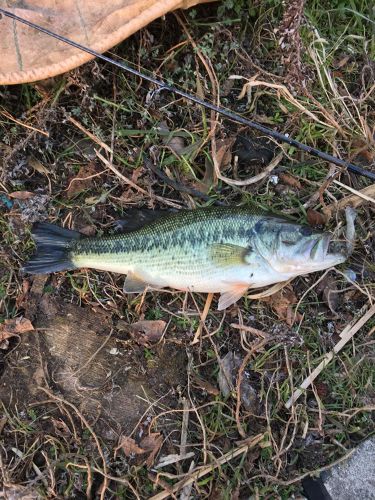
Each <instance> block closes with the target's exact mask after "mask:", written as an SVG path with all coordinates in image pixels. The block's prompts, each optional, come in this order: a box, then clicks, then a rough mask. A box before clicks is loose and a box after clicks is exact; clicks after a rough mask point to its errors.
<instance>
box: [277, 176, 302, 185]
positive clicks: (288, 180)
mask: <svg viewBox="0 0 375 500" xmlns="http://www.w3.org/2000/svg"><path fill="white" fill-rule="evenodd" d="M279 179H280V180H281V181H282V182H283V183H284V184H287V185H288V186H291V187H294V188H296V189H302V184H301V183H300V181H299V180H298V179H296V178H295V177H294V176H293V175H291V174H288V173H286V172H281V174H279Z"/></svg>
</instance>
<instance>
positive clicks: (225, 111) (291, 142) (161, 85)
mask: <svg viewBox="0 0 375 500" xmlns="http://www.w3.org/2000/svg"><path fill="white" fill-rule="evenodd" d="M0 14H3V15H4V16H7V17H10V18H11V19H14V20H15V21H19V22H20V23H23V24H26V25H27V26H29V27H31V28H34V29H36V30H38V31H40V32H42V33H45V34H46V35H48V36H52V37H53V38H56V39H57V40H60V41H61V42H64V43H67V44H69V45H71V46H72V47H75V48H76V49H79V50H82V51H84V52H87V53H88V54H91V55H92V56H94V57H97V58H98V59H101V60H102V61H106V62H109V63H110V64H113V65H114V66H117V67H118V68H121V69H123V70H125V71H126V72H128V73H131V74H132V75H135V76H137V77H139V78H142V79H143V80H147V81H148V82H150V83H153V84H154V85H156V86H157V87H159V88H160V90H167V91H168V92H172V93H174V94H176V95H178V96H180V97H183V98H185V99H188V100H189V101H192V102H194V103H196V104H199V105H200V106H204V107H205V108H207V109H210V110H212V111H215V113H219V114H221V115H223V116H225V117H226V118H228V119H229V120H232V121H235V122H237V123H241V124H242V125H246V126H248V127H250V128H253V129H255V130H258V131H259V132H262V133H263V134H265V135H268V136H270V137H273V138H274V139H276V140H278V141H281V142H285V143H287V144H289V145H290V146H294V147H296V148H297V149H300V150H302V151H305V152H306V153H308V154H311V155H313V156H317V157H318V158H320V159H322V160H325V161H327V162H330V163H334V164H335V165H337V166H339V167H343V168H347V169H348V170H349V171H351V172H354V173H356V174H358V175H363V176H364V177H368V178H369V179H372V180H374V181H375V172H371V171H369V170H365V169H363V168H361V167H359V166H358V165H354V164H353V163H350V162H347V161H345V160H342V159H340V158H337V157H336V156H333V155H330V154H328V153H325V152H324V151H320V150H319V149H316V148H313V147H311V146H307V145H306V144H303V143H302V142H299V141H296V140H295V139H292V138H291V137H288V136H286V135H284V134H281V133H280V132H277V131H276V130H272V129H270V128H268V127H264V126H263V125H261V124H260V123H258V122H255V121H252V120H248V119H247V118H244V117H243V116H241V115H238V114H237V113H233V112H231V111H229V110H228V109H225V108H222V107H219V106H216V105H215V104H213V103H211V102H209V101H206V100H205V99H200V98H199V97H197V96H195V95H194V94H190V93H188V92H184V91H183V90H180V89H178V88H177V87H174V86H172V85H169V84H168V83H166V82H164V81H162V80H158V79H157V78H154V77H152V76H150V75H147V74H144V73H142V72H140V71H138V70H136V69H134V68H132V67H130V66H128V65H126V64H124V63H122V62H119V61H116V60H114V59H112V58H110V57H108V56H105V55H103V54H100V52H97V51H95V50H93V49H90V48H89V47H85V46H84V45H81V44H80V43H77V42H74V41H73V40H70V39H69V38H66V37H64V36H62V35H59V34H57V33H54V32H53V31H50V30H49V29H47V28H43V26H39V25H38V24H35V23H33V22H31V21H28V20H27V19H23V18H22V17H19V16H16V15H15V14H13V13H12V12H9V11H6V10H4V9H1V8H0Z"/></svg>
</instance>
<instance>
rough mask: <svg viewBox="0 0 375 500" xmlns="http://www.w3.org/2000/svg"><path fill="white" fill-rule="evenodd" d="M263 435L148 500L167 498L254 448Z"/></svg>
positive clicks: (257, 436)
mask: <svg viewBox="0 0 375 500" xmlns="http://www.w3.org/2000/svg"><path fill="white" fill-rule="evenodd" d="M263 437H264V434H257V435H256V436H254V438H253V439H252V440H251V441H250V442H249V443H248V444H246V445H243V446H240V447H239V448H236V449H234V450H231V451H228V453H225V455H223V456H222V457H221V458H219V459H218V460H217V461H216V462H215V463H213V464H210V465H206V466H205V467H201V468H198V469H197V470H196V471H195V472H193V473H192V474H191V475H189V476H188V477H186V478H184V479H182V480H181V481H179V482H178V483H176V484H175V485H174V486H172V487H171V489H170V491H166V490H164V491H161V492H160V493H158V494H156V495H154V496H153V497H151V498H150V500H163V499H164V498H168V497H169V496H171V495H172V494H173V493H176V492H177V491H180V490H181V489H182V488H184V487H185V486H187V485H188V484H191V483H194V482H195V481H196V480H197V479H199V478H201V477H203V476H206V475H207V474H209V473H210V472H212V471H213V470H215V469H217V468H218V467H220V466H221V465H224V464H226V463H227V462H229V461H230V460H232V459H233V458H236V457H238V456H240V455H243V454H244V453H247V452H248V451H249V449H251V448H254V447H255V446H256V445H257V444H258V443H259V442H260V441H262V439H263Z"/></svg>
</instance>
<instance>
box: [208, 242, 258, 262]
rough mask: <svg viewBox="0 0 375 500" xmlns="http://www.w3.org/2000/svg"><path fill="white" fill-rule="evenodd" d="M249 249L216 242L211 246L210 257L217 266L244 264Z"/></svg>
mask: <svg viewBox="0 0 375 500" xmlns="http://www.w3.org/2000/svg"><path fill="white" fill-rule="evenodd" d="M248 252H249V249H248V248H246V247H241V246H238V245H232V244H231V243H216V244H214V245H212V246H211V258H212V260H213V261H214V262H215V264H217V265H218V266H221V267H225V266H233V265H236V264H246V263H247V262H246V255H247V254H248Z"/></svg>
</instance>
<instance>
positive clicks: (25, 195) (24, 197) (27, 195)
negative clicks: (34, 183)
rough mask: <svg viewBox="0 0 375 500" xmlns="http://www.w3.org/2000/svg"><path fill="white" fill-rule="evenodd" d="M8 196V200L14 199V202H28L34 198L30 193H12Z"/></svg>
mask: <svg viewBox="0 0 375 500" xmlns="http://www.w3.org/2000/svg"><path fill="white" fill-rule="evenodd" d="M8 196H9V197H10V198H14V199H15V200H29V199H30V198H32V197H33V196H35V194H34V193H31V192H30V191H14V192H13V193H9V194H8Z"/></svg>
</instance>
